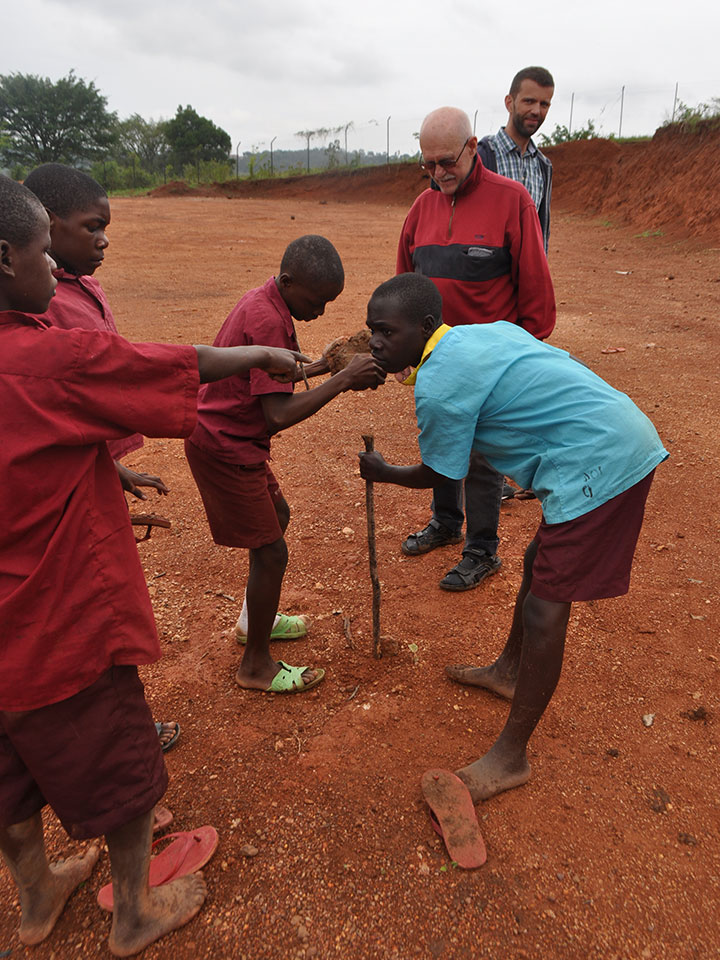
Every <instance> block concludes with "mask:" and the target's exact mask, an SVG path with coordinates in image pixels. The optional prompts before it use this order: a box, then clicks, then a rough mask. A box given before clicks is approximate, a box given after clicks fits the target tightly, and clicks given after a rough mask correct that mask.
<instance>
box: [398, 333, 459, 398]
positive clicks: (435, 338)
mask: <svg viewBox="0 0 720 960" xmlns="http://www.w3.org/2000/svg"><path fill="white" fill-rule="evenodd" d="M451 330H452V327H449V326H448V325H447V324H446V323H441V324H440V326H439V327H438V328H437V330H436V331H435V333H434V334H433V335H432V336H431V337H430V338H429V340H428V341H427V343H426V344H425V349H424V350H423V353H422V357H421V358H420V363H419V364H418V365H417V367H415V369H414V370H413V372H412V373H411V374H410V376H409V377H406V378H405V379H404V380H403V383H404V384H405V385H406V386H408V387H414V386H415V380H416V379H417V375H418V370H419V369H420V367H421V366H422V365H423V364H424V363H425V361H426V360H427V358H428V357H429V356H430V354H431V353H432V352H433V350H434V349H435V347H436V346H437V345H438V344H439V343H440V341H441V340H442V338H443V337H444V336H445V334H446V333H450V331H451Z"/></svg>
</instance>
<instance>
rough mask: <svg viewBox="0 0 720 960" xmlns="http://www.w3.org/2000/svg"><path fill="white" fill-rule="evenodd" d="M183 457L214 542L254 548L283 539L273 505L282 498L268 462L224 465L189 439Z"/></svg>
mask: <svg viewBox="0 0 720 960" xmlns="http://www.w3.org/2000/svg"><path fill="white" fill-rule="evenodd" d="M185 456H186V457H187V461H188V463H189V464H190V469H191V470H192V475H193V477H195V483H196V484H197V488H198V490H199V491H200V496H201V497H202V502H203V506H204V507H205V515H206V516H207V519H208V523H209V525H210V532H211V533H212V538H213V540H214V541H215V543H219V544H221V545H222V546H224V547H248V548H249V549H253V548H254V547H265V546H267V545H268V544H269V543H275V541H276V540H280V539H281V538H282V535H283V532H282V528H281V527H280V521H279V520H278V515H277V510H276V504H277V503H278V502H279V501H280V500H282V499H283V495H282V491H281V490H280V486H279V484H278V482H277V480H276V479H275V477H274V476H273V472H272V470H271V469H270V466H269V465H268V463H267V461H263V462H262V463H254V464H251V465H250V466H246V465H241V464H238V463H226V462H225V461H224V460H218V459H217V458H216V457H213V456H212V454H210V453H206V451H205V450H201V449H200V448H199V447H196V446H195V444H194V443H190V441H189V440H186V441H185Z"/></svg>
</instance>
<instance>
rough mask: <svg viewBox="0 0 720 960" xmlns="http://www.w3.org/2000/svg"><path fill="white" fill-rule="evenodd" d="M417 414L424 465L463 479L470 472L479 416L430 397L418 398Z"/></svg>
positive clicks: (446, 474) (416, 401) (454, 478)
mask: <svg viewBox="0 0 720 960" xmlns="http://www.w3.org/2000/svg"><path fill="white" fill-rule="evenodd" d="M415 412H416V414H417V421H418V427H419V428H420V436H419V437H418V443H419V445H420V454H421V456H422V462H423V463H424V464H425V466H427V467H430V469H431V470H434V471H435V473H439V474H441V475H442V476H444V477H450V479H451V480H462V478H463V477H464V476H465V475H466V474H467V472H468V465H469V463H470V451H471V450H472V445H473V438H474V436H475V425H476V423H477V414H474V415H473V414H471V413H469V412H468V411H467V410H463V409H462V408H461V407H459V406H457V405H456V404H454V403H451V402H449V401H448V400H447V399H446V398H442V399H439V398H437V397H428V396H419V397H416V399H415Z"/></svg>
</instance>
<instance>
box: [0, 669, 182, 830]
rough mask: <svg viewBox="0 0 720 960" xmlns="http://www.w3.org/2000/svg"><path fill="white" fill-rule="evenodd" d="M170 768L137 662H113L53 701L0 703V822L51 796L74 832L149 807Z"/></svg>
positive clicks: (123, 819)
mask: <svg viewBox="0 0 720 960" xmlns="http://www.w3.org/2000/svg"><path fill="white" fill-rule="evenodd" d="M167 782H168V776H167V770H166V769H165V761H164V760H163V755H162V750H161V748H160V740H159V738H158V735H157V731H156V729H155V724H154V722H153V718H152V714H151V713H150V709H149V707H148V705H147V703H146V702H145V694H144V690H143V685H142V682H141V681H140V678H139V677H138V672H137V667H111V668H110V669H109V670H106V671H105V673H103V675H102V676H101V677H100V678H99V679H98V680H96V681H95V683H93V684H92V686H90V687H87V688H86V689H85V690H81V691H80V693H76V694H75V695H74V696H72V697H68V699H67V700H61V701H60V702H59V703H53V704H51V705H50V706H48V707H40V708H38V709H37V710H25V711H22V712H12V713H11V712H3V711H0V826H2V827H9V826H11V825H12V824H15V823H22V821H23V820H27V819H29V818H30V817H32V816H33V815H34V814H36V813H37V812H38V811H39V810H41V809H42V808H43V807H44V806H45V804H46V803H49V804H50V806H51V807H52V808H53V810H54V811H55V813H56V814H57V816H58V819H59V820H60V822H61V823H62V825H63V827H65V829H66V830H67V832H68V833H69V834H70V836H71V837H74V838H75V839H76V840H86V839H87V838H88V837H99V836H101V835H102V834H108V833H112V832H113V831H114V830H117V829H118V828H119V827H122V826H124V825H125V824H126V823H129V822H130V821H131V820H134V819H135V818H136V817H139V816H141V815H142V814H144V813H147V812H148V811H149V810H152V808H153V807H154V806H155V804H156V803H157V802H158V800H160V798H161V797H162V795H163V794H164V793H165V790H166V789H167Z"/></svg>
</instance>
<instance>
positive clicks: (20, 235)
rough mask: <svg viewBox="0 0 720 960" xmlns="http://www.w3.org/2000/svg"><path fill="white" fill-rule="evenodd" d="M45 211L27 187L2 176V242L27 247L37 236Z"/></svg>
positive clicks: (0, 219)
mask: <svg viewBox="0 0 720 960" xmlns="http://www.w3.org/2000/svg"><path fill="white" fill-rule="evenodd" d="M44 215H45V211H44V210H43V205H42V203H40V201H39V200H38V198H37V197H36V196H35V194H34V193H32V192H31V191H30V190H28V189H27V187H24V186H23V185H22V184H21V183H17V181H15V180H11V179H10V177H6V176H4V175H3V174H0V240H6V241H7V242H8V243H12V244H13V246H16V247H21V248H22V247H26V246H27V245H28V244H29V243H30V241H31V240H32V239H33V238H34V237H35V235H36V234H37V231H38V228H39V227H40V224H41V223H42V221H43V217H44Z"/></svg>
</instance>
